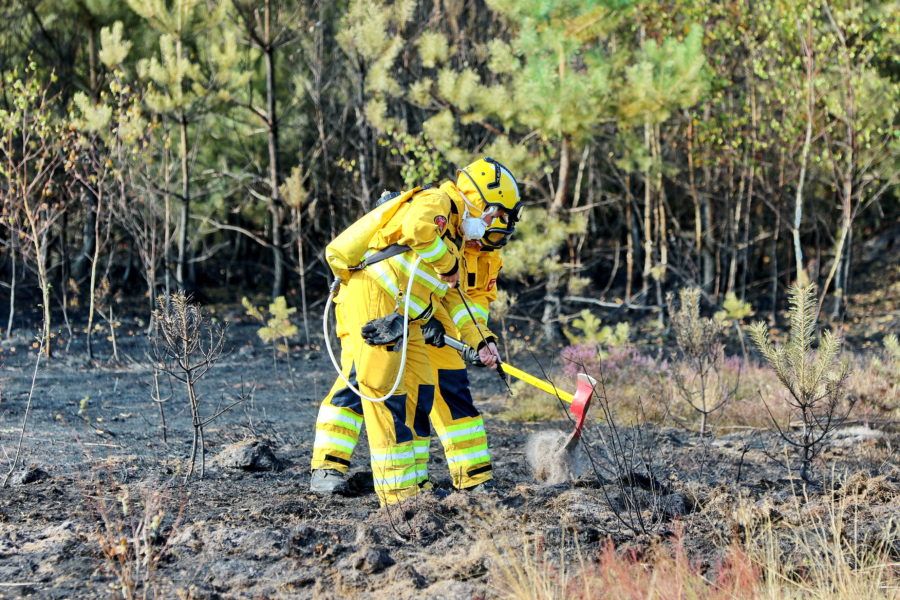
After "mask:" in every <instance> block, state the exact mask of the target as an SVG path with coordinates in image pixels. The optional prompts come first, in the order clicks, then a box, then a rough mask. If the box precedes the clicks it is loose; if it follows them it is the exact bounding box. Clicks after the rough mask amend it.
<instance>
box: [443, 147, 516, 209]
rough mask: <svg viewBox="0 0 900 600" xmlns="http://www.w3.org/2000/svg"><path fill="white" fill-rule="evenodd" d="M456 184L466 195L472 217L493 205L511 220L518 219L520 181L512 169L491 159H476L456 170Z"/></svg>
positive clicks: (467, 206)
mask: <svg viewBox="0 0 900 600" xmlns="http://www.w3.org/2000/svg"><path fill="white" fill-rule="evenodd" d="M456 187H457V188H459V191H461V192H462V193H463V195H464V196H465V201H466V209H467V210H468V211H469V214H471V215H472V216H473V217H480V216H481V215H482V214H483V213H484V211H486V210H488V209H490V208H495V209H503V210H504V211H506V213H507V215H508V217H509V220H510V221H512V222H513V223H514V222H516V221H518V220H519V211H520V210H521V209H522V197H521V196H520V195H519V184H518V183H517V182H516V178H515V177H514V176H513V174H512V172H511V171H510V170H509V169H507V168H506V167H504V166H503V165H502V164H500V163H499V162H497V161H496V160H494V159H493V158H489V157H485V158H482V159H479V160H476V161H475V162H473V163H472V164H470V165H468V166H467V167H463V168H462V169H460V170H459V171H457V172H456Z"/></svg>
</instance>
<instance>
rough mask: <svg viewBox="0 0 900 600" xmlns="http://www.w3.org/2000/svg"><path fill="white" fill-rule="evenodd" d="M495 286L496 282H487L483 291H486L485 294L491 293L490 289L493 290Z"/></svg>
mask: <svg viewBox="0 0 900 600" xmlns="http://www.w3.org/2000/svg"><path fill="white" fill-rule="evenodd" d="M495 285H497V280H496V279H491V280H490V281H488V284H487V289H486V290H485V291H487V292H489V291H491V290H492V289H494V286H495Z"/></svg>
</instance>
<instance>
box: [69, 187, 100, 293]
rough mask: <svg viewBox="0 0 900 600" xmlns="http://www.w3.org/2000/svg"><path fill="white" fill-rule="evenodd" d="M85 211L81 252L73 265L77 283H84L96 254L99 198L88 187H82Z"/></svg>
mask: <svg viewBox="0 0 900 600" xmlns="http://www.w3.org/2000/svg"><path fill="white" fill-rule="evenodd" d="M81 197H82V203H83V205H84V207H85V210H84V223H83V225H82V228H81V250H79V252H78V256H76V257H75V262H73V263H72V278H73V279H75V281H77V282H82V281H84V278H85V275H86V274H87V271H88V264H89V263H90V260H91V256H93V254H94V223H95V221H96V220H97V212H96V211H97V198H96V197H95V196H94V194H93V193H92V192H91V190H89V189H88V188H87V187H85V186H82V187H81Z"/></svg>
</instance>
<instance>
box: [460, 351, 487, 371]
mask: <svg viewBox="0 0 900 600" xmlns="http://www.w3.org/2000/svg"><path fill="white" fill-rule="evenodd" d="M462 359H463V361H464V362H466V363H468V364H470V365H472V366H473V367H484V366H485V364H484V363H483V362H481V357H479V356H478V350H476V349H475V348H472V347H470V346H466V351H465V352H463V353H462Z"/></svg>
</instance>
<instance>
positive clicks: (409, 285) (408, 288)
mask: <svg viewBox="0 0 900 600" xmlns="http://www.w3.org/2000/svg"><path fill="white" fill-rule="evenodd" d="M420 262H422V257H421V256H417V257H416V260H415V262H413V266H412V269H411V273H410V275H409V283H407V284H406V299H405V300H404V302H403V349H402V350H401V351H400V371H399V372H398V373H397V379H396V380H395V381H394V387H392V388H391V391H389V392H388V393H387V394H385V395H384V396H382V397H381V398H372V397H371V396H366V395H365V394H363V393H362V392H361V391H359V390H358V389H357V388H356V387H355V386H354V385H353V384H352V383H350V380H349V379H348V378H347V377H346V376H345V375H344V373H343V371H342V370H341V365H340V363H338V360H337V358H335V356H334V350H332V349H331V335H330V333H331V332H329V331H328V314H329V313H330V312H331V305H332V304H333V302H334V293H333V292H331V291H329V293H328V300H326V302H325V312H324V314H323V315H322V332H323V333H324V334H325V348H326V349H327V350H328V356H329V357H330V358H331V364H332V365H334V370H335V371H337V374H338V377H340V378H341V379H342V380H343V381H344V383H346V384H347V387H348V388H350V389H351V390H353V393H355V394H356V395H357V396H359V397H360V398H362V399H363V400H368V401H370V402H384V401H385V400H387V399H388V398H390V397H391V396H393V395H394V392H395V391H397V388H398V387H400V381H401V380H402V379H403V372H404V371H405V370H406V345H407V338H408V336H409V295H410V294H411V293H412V286H413V280H414V279H415V276H416V270H417V269H418V268H419V263H420Z"/></svg>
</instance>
